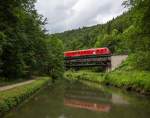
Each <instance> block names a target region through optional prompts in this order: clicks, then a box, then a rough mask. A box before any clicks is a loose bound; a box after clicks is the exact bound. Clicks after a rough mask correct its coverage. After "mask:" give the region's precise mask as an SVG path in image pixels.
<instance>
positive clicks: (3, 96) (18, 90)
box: [0, 77, 50, 116]
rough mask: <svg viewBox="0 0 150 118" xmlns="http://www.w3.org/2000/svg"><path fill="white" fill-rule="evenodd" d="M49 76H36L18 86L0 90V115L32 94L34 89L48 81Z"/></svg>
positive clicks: (36, 89)
mask: <svg viewBox="0 0 150 118" xmlns="http://www.w3.org/2000/svg"><path fill="white" fill-rule="evenodd" d="M49 80H50V78H49V77H38V78H37V79H36V80H35V81H33V82H31V83H29V84H26V85H22V86H18V87H15V88H12V89H9V90H5V91H1V92H0V116H2V115H4V114H5V113H6V112H8V111H9V110H11V109H12V108H14V107H16V106H17V105H19V104H20V103H22V102H23V101H24V100H26V99H27V98H29V97H30V96H32V95H33V94H34V93H35V92H36V91H38V90H39V89H40V88H42V87H43V86H44V85H45V84H46V83H48V81H49Z"/></svg>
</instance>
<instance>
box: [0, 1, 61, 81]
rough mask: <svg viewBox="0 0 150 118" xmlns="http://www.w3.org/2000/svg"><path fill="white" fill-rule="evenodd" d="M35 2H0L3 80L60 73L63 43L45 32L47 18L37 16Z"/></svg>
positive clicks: (54, 75)
mask: <svg viewBox="0 0 150 118" xmlns="http://www.w3.org/2000/svg"><path fill="white" fill-rule="evenodd" d="M35 2H36V0H1V1H0V76H1V77H3V78H7V79H9V80H10V79H16V78H30V77H32V76H33V75H34V76H38V75H43V74H48V75H50V76H53V77H54V78H57V77H58V76H60V75H61V74H62V70H63V44H62V41H60V40H59V39H57V38H53V37H50V36H49V35H48V34H47V33H46V30H45V29H44V25H45V24H46V19H45V18H44V17H43V16H42V15H40V14H38V13H37V11H36V9H35V5H34V4H35Z"/></svg>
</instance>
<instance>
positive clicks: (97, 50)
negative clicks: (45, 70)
mask: <svg viewBox="0 0 150 118" xmlns="http://www.w3.org/2000/svg"><path fill="white" fill-rule="evenodd" d="M110 54H111V52H110V50H109V49H108V48H94V49H87V50H76V51H67V52H64V56H65V57H78V56H90V55H91V56H92V55H110Z"/></svg>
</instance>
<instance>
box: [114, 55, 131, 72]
mask: <svg viewBox="0 0 150 118" xmlns="http://www.w3.org/2000/svg"><path fill="white" fill-rule="evenodd" d="M127 57H128V55H116V56H112V57H111V63H112V67H111V70H114V69H116V68H118V67H119V66H120V64H121V63H122V62H123V61H125V60H126V59H127Z"/></svg>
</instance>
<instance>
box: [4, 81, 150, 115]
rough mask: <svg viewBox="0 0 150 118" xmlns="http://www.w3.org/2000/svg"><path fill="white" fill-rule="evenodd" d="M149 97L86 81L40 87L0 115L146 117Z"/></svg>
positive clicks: (57, 83) (149, 104) (149, 102)
mask: <svg viewBox="0 0 150 118" xmlns="http://www.w3.org/2000/svg"><path fill="white" fill-rule="evenodd" d="M149 117H150V98H149V97H144V96H141V95H137V94H135V93H131V92H126V91H124V90H120V89H117V88H112V87H104V86H101V85H99V84H96V83H90V82H86V81H80V82H78V81H74V82H72V81H65V82H64V81H63V82H62V81H61V82H56V83H55V84H53V85H49V86H48V87H46V88H44V89H42V90H41V91H40V92H39V93H37V94H36V95H35V96H34V97H32V98H31V99H29V100H28V101H26V102H25V103H24V104H22V105H20V106H19V107H17V108H16V109H14V110H12V111H11V112H9V113H8V114H7V115H6V116H5V117H4V118H149Z"/></svg>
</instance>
